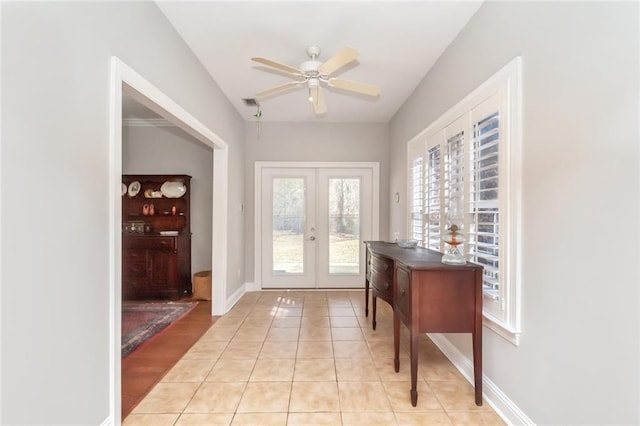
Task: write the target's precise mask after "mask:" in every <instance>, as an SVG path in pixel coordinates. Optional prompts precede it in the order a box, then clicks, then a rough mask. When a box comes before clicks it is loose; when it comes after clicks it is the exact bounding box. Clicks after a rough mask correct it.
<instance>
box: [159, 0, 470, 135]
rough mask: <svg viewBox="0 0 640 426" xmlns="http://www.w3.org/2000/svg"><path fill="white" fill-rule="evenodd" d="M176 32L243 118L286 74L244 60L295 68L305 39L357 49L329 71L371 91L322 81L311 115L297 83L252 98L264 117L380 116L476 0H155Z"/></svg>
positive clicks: (410, 86) (326, 54)
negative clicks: (374, 89)
mask: <svg viewBox="0 0 640 426" xmlns="http://www.w3.org/2000/svg"><path fill="white" fill-rule="evenodd" d="M157 5H158V7H159V8H160V10H161V11H162V12H163V13H164V14H165V16H166V17H167V18H168V20H169V21H170V22H171V24H172V25H173V26H174V27H175V28H176V30H177V32H178V33H179V34H180V35H181V36H182V38H183V39H184V40H185V42H186V43H187V44H188V45H189V47H190V48H191V49H192V50H193V52H194V53H195V55H196V56H197V57H198V58H199V59H200V61H201V62H202V64H203V65H204V66H205V67H206V69H207V70H208V71H209V73H210V74H211V76H212V77H213V79H214V80H215V81H216V83H217V84H218V85H219V86H220V88H221V89H222V91H223V92H224V94H225V95H226V96H227V97H228V98H229V101H230V102H231V103H232V104H233V106H234V107H235V108H236V109H237V110H238V112H239V113H240V115H241V116H242V117H244V118H245V120H247V121H249V120H253V119H254V118H253V114H254V113H255V112H256V107H255V106H254V107H250V106H247V105H245V103H244V102H243V101H242V98H252V97H254V95H255V94H256V93H258V92H260V91H262V90H265V89H268V88H271V87H273V86H277V85H279V84H283V83H286V82H288V81H290V80H291V78H290V77H288V76H287V74H284V73H281V72H277V71H273V70H271V69H270V68H268V67H265V66H263V65H260V64H258V63H256V62H253V61H251V58H252V57H254V56H262V57H266V58H269V59H272V60H274V61H277V62H280V63H284V64H288V65H291V66H294V67H296V68H297V67H299V66H300V64H301V63H302V62H304V61H306V60H308V58H307V55H306V48H307V46H310V45H315V46H319V47H320V48H321V50H322V51H321V54H320V57H319V58H318V60H319V61H320V62H324V61H326V60H327V59H329V58H330V57H331V56H332V55H333V54H335V53H336V52H338V51H339V50H340V49H341V48H342V47H345V46H349V47H353V48H355V49H356V50H358V51H359V52H360V56H359V57H358V59H357V60H356V61H354V62H353V63H351V64H349V65H348V66H346V67H344V68H343V69H341V70H339V72H338V73H336V75H334V76H336V77H338V76H339V77H340V78H344V79H348V80H357V81H362V82H366V83H370V84H375V85H377V86H379V87H380V90H381V93H380V95H379V96H378V97H377V98H374V99H371V98H368V97H366V96H364V95H354V94H351V93H349V92H345V91H342V90H338V89H334V88H326V89H325V90H324V93H325V101H326V104H327V110H328V111H327V113H325V114H323V115H318V116H316V115H314V114H313V112H312V108H311V105H310V104H309V102H308V101H307V91H306V90H304V89H302V88H296V89H293V90H289V91H287V92H284V93H281V94H278V95H275V96H271V97H267V98H263V99H260V100H259V102H260V105H261V109H262V113H263V115H262V119H263V120H264V121H285V122H288V121H289V122H291V121H293V122H304V121H314V122H323V121H326V122H388V121H389V120H390V119H391V118H392V117H393V115H394V114H395V113H396V111H397V110H398V109H399V108H400V106H401V105H402V104H403V102H404V101H405V100H406V99H407V97H409V95H411V93H412V92H413V91H414V90H415V88H416V86H417V85H418V83H419V82H420V81H421V80H422V78H423V77H424V76H425V75H426V73H427V72H428V71H429V69H430V68H431V67H432V66H433V64H434V63H435V62H436V60H437V59H438V57H439V56H440V55H441V54H442V52H443V51H444V50H445V49H446V47H447V46H448V45H449V43H451V41H452V40H453V39H454V38H455V37H456V35H457V34H458V33H459V31H460V30H461V29H462V28H463V27H464V25H466V23H467V22H468V21H469V19H470V18H471V17H472V16H473V14H474V13H475V12H476V11H477V9H478V8H479V7H480V5H481V1H473V2H463V1H420V2H416V1H414V2H386V1H384V2H383V1H374V2H367V1H358V2H308V1H297V2H295V1H289V2H267V1H254V2H235V1H234V2H231V1H221V2H219V1H208V2H207V1H205V2H166V1H158V2H157Z"/></svg>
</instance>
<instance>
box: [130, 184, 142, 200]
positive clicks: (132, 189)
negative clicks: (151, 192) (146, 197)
mask: <svg viewBox="0 0 640 426" xmlns="http://www.w3.org/2000/svg"><path fill="white" fill-rule="evenodd" d="M138 192H140V182H138V181H137V180H135V181H133V182H131V183H130V184H129V197H135V196H136V195H138Z"/></svg>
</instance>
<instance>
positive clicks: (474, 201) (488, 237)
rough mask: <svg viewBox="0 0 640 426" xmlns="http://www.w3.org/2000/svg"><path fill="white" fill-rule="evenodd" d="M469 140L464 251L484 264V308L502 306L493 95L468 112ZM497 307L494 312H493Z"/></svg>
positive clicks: (497, 128)
mask: <svg viewBox="0 0 640 426" xmlns="http://www.w3.org/2000/svg"><path fill="white" fill-rule="evenodd" d="M471 117H472V138H471V140H470V142H469V168H470V173H469V179H470V185H469V211H470V224H469V230H468V233H467V238H468V242H467V253H468V259H469V261H471V262H474V263H477V264H480V265H482V266H483V267H484V272H483V294H484V296H485V304H486V305H487V308H488V309H490V310H492V311H493V312H495V313H496V314H499V312H501V311H502V310H503V309H504V305H503V303H502V298H503V294H502V292H501V289H500V278H501V270H500V266H501V265H500V249H499V242H500V227H499V223H500V222H499V219H500V203H499V201H500V198H499V190H498V189H499V187H498V184H499V166H500V162H499V160H500V158H499V153H500V140H501V133H500V120H501V117H500V103H499V98H498V97H497V96H493V97H491V98H489V99H487V100H486V101H484V102H483V103H481V104H480V105H478V106H477V107H476V108H474V109H473V110H472V112H471ZM496 310H497V312H496Z"/></svg>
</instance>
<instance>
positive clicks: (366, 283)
mask: <svg viewBox="0 0 640 426" xmlns="http://www.w3.org/2000/svg"><path fill="white" fill-rule="evenodd" d="M364 316H365V317H368V316H369V280H367V279H365V280H364Z"/></svg>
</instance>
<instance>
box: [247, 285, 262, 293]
mask: <svg viewBox="0 0 640 426" xmlns="http://www.w3.org/2000/svg"><path fill="white" fill-rule="evenodd" d="M244 287H245V289H246V291H247V292H249V291H260V290H262V288H261V287H260V285H259V284H256V283H244Z"/></svg>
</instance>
